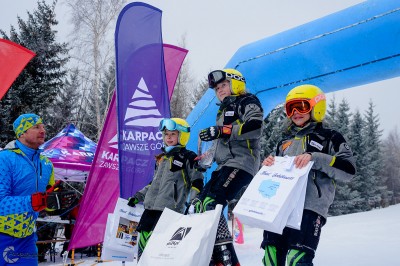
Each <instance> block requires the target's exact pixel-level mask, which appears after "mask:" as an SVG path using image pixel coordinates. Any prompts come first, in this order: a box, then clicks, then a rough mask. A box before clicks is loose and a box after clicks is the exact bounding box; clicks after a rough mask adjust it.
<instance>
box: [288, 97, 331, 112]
mask: <svg viewBox="0 0 400 266" xmlns="http://www.w3.org/2000/svg"><path fill="white" fill-rule="evenodd" d="M322 100H325V95H324V94H318V95H317V96H315V97H314V98H312V99H294V100H291V101H288V102H287V103H286V105H285V111H286V115H287V116H288V117H292V116H293V114H294V111H297V112H298V113H300V114H307V113H309V112H310V111H311V110H312V108H313V107H314V106H315V104H317V103H318V102H319V101H322Z"/></svg>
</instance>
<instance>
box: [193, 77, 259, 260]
mask: <svg viewBox="0 0 400 266" xmlns="http://www.w3.org/2000/svg"><path fill="white" fill-rule="evenodd" d="M208 82H209V86H210V88H213V89H214V90H215V93H216V96H217V98H218V100H219V101H220V103H219V105H220V108H219V110H218V113H217V119H216V125H215V126H211V127H209V128H206V129H203V130H201V131H200V134H199V137H200V139H201V140H202V141H215V142H216V143H215V144H214V145H216V149H215V154H214V161H215V162H216V163H217V169H216V170H215V171H214V172H213V173H212V175H211V179H210V181H209V182H207V184H206V185H205V187H204V189H203V191H202V192H201V193H200V195H199V197H198V199H197V203H194V204H195V206H196V211H197V212H201V211H205V210H211V209H214V208H215V206H216V205H217V204H221V205H223V206H224V207H225V206H226V205H227V203H228V202H229V201H231V200H232V199H234V197H235V196H236V194H237V193H238V192H239V191H240V189H241V188H242V187H243V186H246V185H248V184H249V183H250V181H251V180H252V179H253V176H254V175H255V174H256V173H257V170H258V168H259V165H260V138H261V133H262V126H263V110H262V107H261V103H260V101H259V100H258V98H257V97H256V96H255V95H253V94H250V93H247V92H246V85H245V79H244V77H243V75H242V74H241V73H240V72H239V71H237V70H234V69H224V70H215V71H212V72H211V73H210V74H209V75H208ZM219 263H220V264H219ZM214 264H218V265H234V266H236V265H239V261H238V258H237V256H236V252H235V249H234V247H233V239H232V235H231V233H230V232H229V229H228V224H227V222H226V219H225V217H224V216H223V215H222V214H221V218H220V221H219V224H218V229H217V236H216V242H215V246H214V250H213V255H212V262H211V264H210V265H214Z"/></svg>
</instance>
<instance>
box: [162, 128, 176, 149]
mask: <svg viewBox="0 0 400 266" xmlns="http://www.w3.org/2000/svg"><path fill="white" fill-rule="evenodd" d="M178 137H179V131H178V130H165V132H164V143H165V145H167V146H176V145H177V144H178Z"/></svg>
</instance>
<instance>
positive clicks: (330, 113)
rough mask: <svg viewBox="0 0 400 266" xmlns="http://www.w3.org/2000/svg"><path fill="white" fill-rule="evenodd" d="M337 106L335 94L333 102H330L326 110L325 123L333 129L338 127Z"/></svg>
mask: <svg viewBox="0 0 400 266" xmlns="http://www.w3.org/2000/svg"><path fill="white" fill-rule="evenodd" d="M336 120H337V108H336V98H335V95H333V99H332V101H331V102H329V104H328V108H327V110H326V117H325V123H326V124H327V126H329V128H331V129H335V130H336V129H337V122H336Z"/></svg>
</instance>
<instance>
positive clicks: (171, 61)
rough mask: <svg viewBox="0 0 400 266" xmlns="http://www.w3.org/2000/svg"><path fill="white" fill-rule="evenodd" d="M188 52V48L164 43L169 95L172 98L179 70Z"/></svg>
mask: <svg viewBox="0 0 400 266" xmlns="http://www.w3.org/2000/svg"><path fill="white" fill-rule="evenodd" d="M187 52H188V50H186V49H183V48H180V47H177V46H173V45H170V44H164V64H165V69H166V71H167V85H168V97H169V99H170V100H171V97H172V93H173V92H174V87H175V82H176V78H177V77H178V74H179V70H180V69H181V67H182V63H183V60H184V59H185V57H186V54H187ZM169 73H171V74H169ZM172 75H174V76H172Z"/></svg>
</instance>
